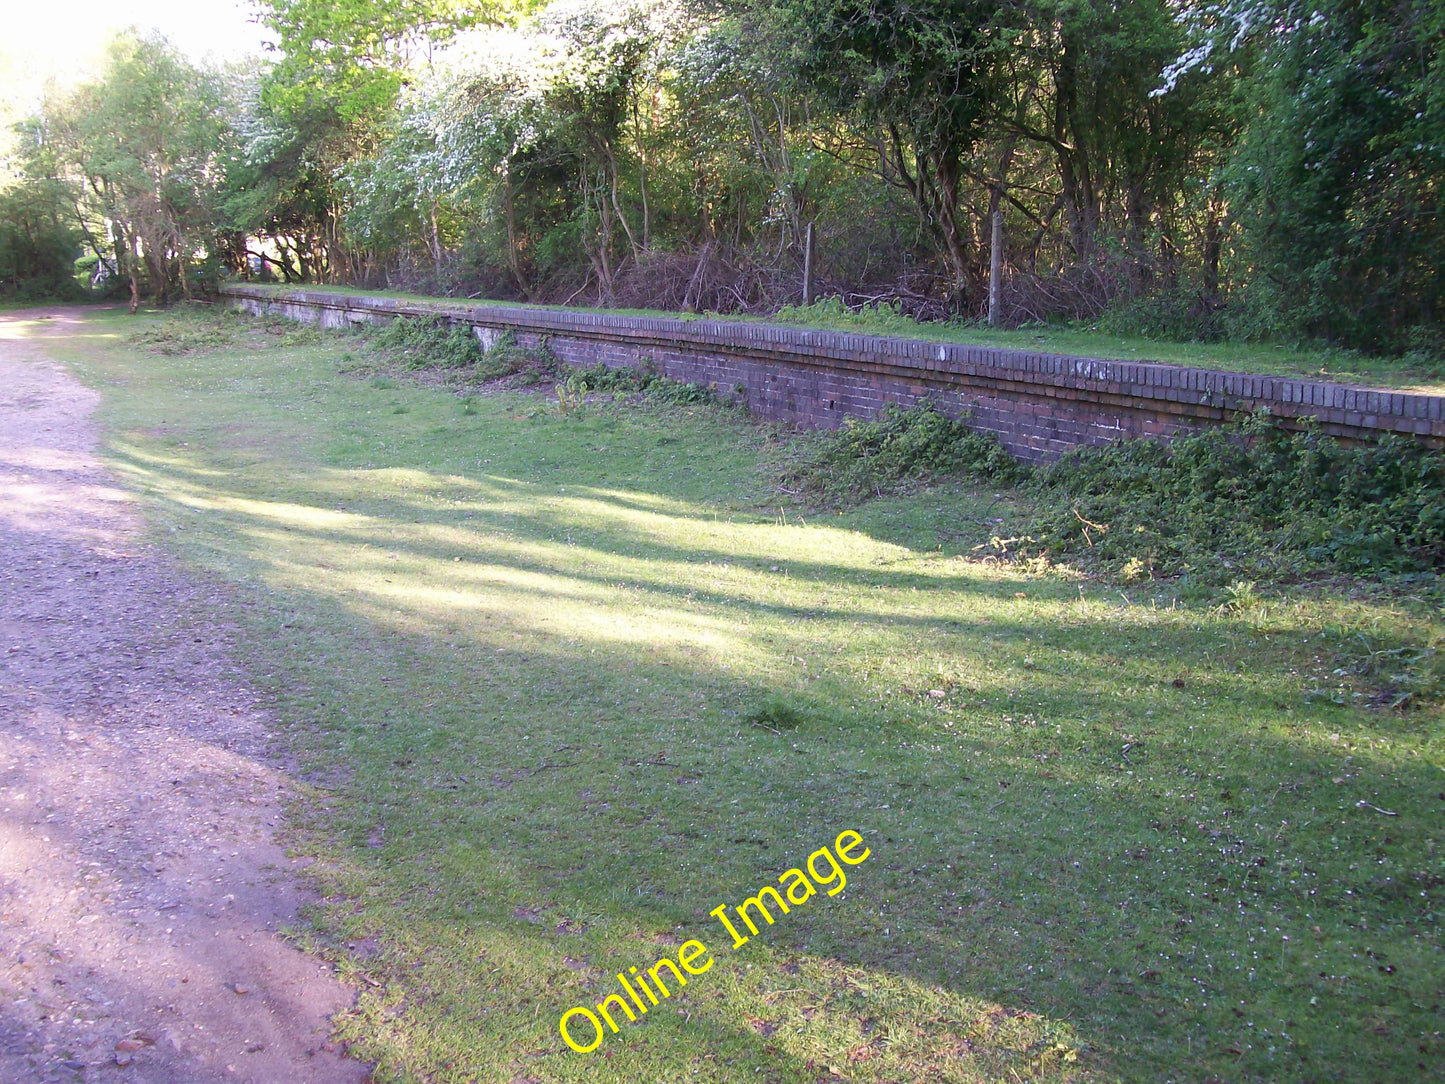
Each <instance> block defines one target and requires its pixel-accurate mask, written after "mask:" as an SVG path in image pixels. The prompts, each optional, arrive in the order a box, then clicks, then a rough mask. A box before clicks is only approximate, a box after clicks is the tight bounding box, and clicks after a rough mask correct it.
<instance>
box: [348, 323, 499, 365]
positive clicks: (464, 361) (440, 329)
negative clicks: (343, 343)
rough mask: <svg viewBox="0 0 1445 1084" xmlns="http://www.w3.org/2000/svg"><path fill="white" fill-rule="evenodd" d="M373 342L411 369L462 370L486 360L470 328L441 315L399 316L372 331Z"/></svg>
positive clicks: (373, 344) (371, 338)
mask: <svg viewBox="0 0 1445 1084" xmlns="http://www.w3.org/2000/svg"><path fill="white" fill-rule="evenodd" d="M370 341H371V345H372V346H373V347H375V348H376V349H378V350H382V351H384V352H386V353H388V354H390V355H392V356H393V357H394V358H395V359H396V360H398V361H400V362H401V363H402V365H404V366H405V367H406V368H408V369H438V368H440V369H463V368H466V367H468V366H473V365H477V364H479V363H480V362H481V361H482V359H483V357H484V353H483V350H482V345H481V343H479V342H477V337H476V336H475V335H474V334H472V329H471V328H470V327H468V326H467V325H466V324H454V323H452V322H451V321H450V320H447V319H445V318H443V317H439V316H433V317H407V316H402V317H398V318H397V319H395V320H393V321H392V322H391V323H389V324H384V325H382V326H381V327H379V328H377V329H376V330H375V331H373V332H372V333H371V336H370Z"/></svg>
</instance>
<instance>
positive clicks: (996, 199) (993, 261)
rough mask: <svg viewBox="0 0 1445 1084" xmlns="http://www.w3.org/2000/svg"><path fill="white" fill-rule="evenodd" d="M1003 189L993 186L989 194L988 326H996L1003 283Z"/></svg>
mask: <svg viewBox="0 0 1445 1084" xmlns="http://www.w3.org/2000/svg"><path fill="white" fill-rule="evenodd" d="M1002 202H1003V190H1002V189H1001V188H995V189H994V190H993V194H992V195H990V196H989V200H988V207H989V215H990V217H991V218H992V220H993V230H992V233H991V235H990V237H989V245H988V326H989V327H998V319H999V314H998V309H999V300H1000V294H1001V293H1002V289H1003V283H1002V281H1001V278H1002V275H1003V208H1002V206H1000V204H1001V203H1002Z"/></svg>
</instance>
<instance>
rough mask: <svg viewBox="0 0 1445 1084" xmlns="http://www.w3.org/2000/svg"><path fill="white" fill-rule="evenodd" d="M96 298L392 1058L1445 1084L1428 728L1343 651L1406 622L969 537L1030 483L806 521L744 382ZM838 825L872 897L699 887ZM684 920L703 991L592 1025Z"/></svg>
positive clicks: (543, 1073) (464, 1072)
mask: <svg viewBox="0 0 1445 1084" xmlns="http://www.w3.org/2000/svg"><path fill="white" fill-rule="evenodd" d="M85 319H86V324H85V330H84V331H83V332H81V333H77V334H76V335H74V336H72V337H70V338H68V339H65V340H62V341H53V342H52V346H51V349H52V350H53V352H55V353H56V354H57V355H58V356H61V357H63V358H64V359H66V360H68V361H70V362H71V363H72V364H73V365H74V366H75V368H76V370H77V371H78V372H79V373H80V374H81V375H82V376H83V378H84V379H85V380H86V381H87V382H89V383H90V384H92V385H93V386H95V387H97V388H99V389H100V390H101V391H102V392H103V393H104V396H105V407H104V418H103V420H104V423H105V426H106V433H107V436H106V445H105V447H106V455H107V458H108V461H109V463H110V464H111V466H112V467H113V469H114V470H115V471H116V472H117V473H118V475H119V476H120V477H121V478H122V479H123V480H124V482H125V484H126V485H127V486H128V487H130V489H131V490H132V491H133V492H135V493H136V494H137V495H138V497H139V498H140V500H141V502H142V506H143V508H144V509H145V511H146V513H147V515H148V516H149V518H150V522H151V524H152V525H153V528H154V530H155V532H156V533H157V535H158V536H159V537H161V538H163V539H165V540H166V541H167V543H168V544H169V545H170V546H171V547H172V548H173V549H174V551H175V552H176V553H177V554H178V555H179V557H180V558H181V559H182V560H183V561H184V562H186V563H187V565H188V566H189V567H191V568H192V569H194V570H195V573H196V574H197V575H199V576H204V577H208V578H211V579H214V580H215V581H216V582H217V583H218V584H220V585H222V586H223V590H221V591H220V592H218V598H220V599H222V600H227V601H222V602H218V608H219V609H218V617H219V618H220V619H221V620H225V621H229V622H234V624H235V626H236V628H237V630H238V631H237V636H238V640H239V644H240V651H241V653H242V656H243V658H244V660H245V664H246V667H247V669H248V672H249V673H250V674H251V676H252V678H253V680H255V681H256V682H258V683H259V684H260V685H261V686H263V687H264V688H265V689H266V690H268V691H269V693H270V695H271V696H272V697H273V699H274V705H275V712H276V718H277V720H278V726H279V728H280V731H281V733H282V736H283V737H284V739H285V741H286V743H287V745H288V746H289V747H290V749H291V751H292V753H293V754H294V756H295V757H296V758H297V761H298V764H299V769H298V770H299V771H301V772H302V773H304V777H305V778H306V779H307V780H309V781H310V785H311V789H310V792H309V793H310V797H309V799H308V800H307V801H306V802H305V803H303V805H302V806H301V807H300V808H298V809H296V810H295V811H294V823H295V824H296V826H297V827H295V828H294V829H293V831H294V835H295V845H296V846H297V847H299V848H305V849H306V850H307V851H309V852H310V853H314V854H316V855H318V857H319V859H320V860H319V862H318V863H317V864H316V865H315V866H314V867H313V869H314V871H315V875H316V877H317V878H318V883H319V885H320V887H321V890H322V891H323V893H324V898H323V900H322V902H321V903H320V904H319V905H318V906H316V907H315V908H314V911H313V913H312V915H311V918H312V921H313V923H314V926H313V928H312V929H311V930H310V932H309V933H308V934H307V936H309V937H310V938H312V939H313V940H314V942H315V943H316V944H317V945H318V947H319V948H320V949H321V950H322V951H325V952H328V953H331V954H333V955H334V956H336V958H338V959H340V960H341V961H343V963H344V966H345V967H346V968H348V969H350V970H352V971H354V972H355V973H357V974H358V975H359V976H365V980H364V981H359V986H360V989H361V995H360V1000H359V1003H358V1006H357V1008H356V1010H355V1011H354V1012H353V1013H351V1014H350V1015H348V1016H346V1017H344V1018H343V1019H341V1020H340V1021H339V1025H338V1026H339V1028H340V1031H341V1033H342V1035H344V1036H345V1037H346V1038H347V1039H348V1040H349V1041H351V1043H352V1044H353V1051H354V1052H355V1053H356V1054H357V1055H358V1056H360V1057H365V1058H368V1059H374V1060H376V1061H378V1062H379V1065H380V1068H379V1077H380V1079H383V1080H436V1081H463V1080H479V1081H501V1082H513V1081H624V1080H625V1081H639V1080H667V1081H675V1080H700V1081H719V1082H731V1081H744V1080H747V1081H780V1082H781V1081H789V1082H791V1081H800V1082H801V1081H808V1082H813V1081H818V1080H836V1079H848V1080H856V1081H880V1082H881V1081H1013V1080H1020V1079H1021V1080H1030V1079H1035V1080H1049V1081H1114V1080H1121V1081H1138V1082H1144V1081H1163V1080H1170V1081H1193V1082H1201V1084H1202V1082H1205V1081H1231V1082H1245V1081H1298V1082H1305V1081H1310V1082H1314V1081H1360V1082H1365V1081H1382V1080H1407V1079H1429V1078H1435V1079H1439V1078H1440V1076H1441V1066H1442V1065H1445V1042H1442V1039H1441V1031H1442V1030H1445V1029H1442V1021H1445V1017H1442V1008H1441V1006H1442V1004H1445V955H1442V946H1441V936H1440V934H1441V931H1440V911H1441V904H1440V898H1441V890H1442V886H1445V856H1442V854H1441V853H1440V851H1439V847H1440V842H1441V841H1440V826H1441V824H1442V818H1445V740H1442V726H1441V717H1440V714H1439V710H1438V708H1437V707H1433V706H1431V707H1425V708H1421V709H1419V710H1414V711H1409V712H1404V713H1400V712H1393V711H1385V710H1378V709H1376V708H1372V706H1371V705H1372V703H1376V702H1378V697H1377V696H1376V689H1375V685H1374V683H1375V682H1376V681H1377V680H1378V678H1379V671H1378V669H1377V668H1372V667H1371V666H1369V665H1366V664H1365V663H1363V662H1362V661H1361V660H1362V658H1363V657H1364V655H1368V657H1369V658H1370V659H1388V658H1389V655H1388V652H1390V651H1393V650H1395V649H1396V648H1402V647H1408V646H1410V645H1416V646H1417V647H1418V646H1419V645H1428V644H1429V643H1430V642H1431V640H1432V639H1438V638H1439V636H1440V635H1441V631H1442V621H1441V617H1440V614H1439V613H1438V612H1435V611H1434V610H1432V609H1430V608H1428V607H1427V606H1425V605H1424V604H1423V603H1422V602H1420V601H1417V600H1413V599H1411V598H1410V597H1409V596H1408V595H1405V594H1402V593H1390V592H1386V591H1383V590H1382V589H1380V588H1378V587H1374V586H1371V585H1369V584H1350V583H1344V582H1339V583H1335V584H1333V585H1331V587H1330V588H1329V589H1327V590H1315V591H1312V592H1306V591H1303V590H1298V589H1292V590H1284V589H1281V590H1278V591H1271V590H1269V589H1267V588H1261V595H1260V597H1258V598H1254V597H1232V598H1231V597H1225V596H1221V597H1220V598H1218V599H1207V600H1199V601H1185V600H1181V599H1180V598H1179V597H1178V596H1177V595H1176V594H1175V593H1174V589H1173V588H1172V587H1171V586H1170V585H1168V584H1159V583H1144V584H1139V585H1132V586H1124V585H1115V584H1110V583H1107V582H1103V581H1096V580H1089V579H1085V578H1082V577H1079V576H1075V575H1071V574H1069V573H1068V572H1067V571H1061V570H1054V571H1052V572H1050V573H1049V574H1047V575H1043V574H1031V573H1030V572H1029V570H1028V569H1027V568H1026V567H1020V566H1010V565H1006V564H999V563H984V562H979V561H976V560H972V559H970V558H969V556H968V555H969V554H970V553H971V552H973V547H974V546H975V545H977V544H978V543H980V542H981V541H985V540H986V539H987V537H988V536H989V535H990V534H992V533H995V532H996V531H997V530H998V529H999V523H997V522H995V521H998V520H1002V519H1005V518H1007V516H1008V515H1010V514H1011V513H1010V511H1009V509H1010V508H1011V507H1012V506H1013V505H1014V504H1015V503H1016V502H1017V500H1018V498H1017V496H1016V495H1014V494H1011V493H1010V492H1008V491H1000V492H1001V496H1000V497H998V498H997V499H996V498H995V493H994V492H989V491H980V490H978V489H975V488H971V487H969V486H964V485H957V484H944V485H939V486H935V487H932V488H926V489H923V490H921V491H918V492H913V493H909V494H905V495H900V496H894V497H888V498H884V499H879V500H874V501H870V502H868V503H866V504H864V505H862V506H861V507H858V508H856V509H854V510H851V511H847V512H844V513H842V514H828V515H821V514H820V515H818V516H816V517H814V516H811V515H808V514H807V513H806V512H802V511H800V509H798V508H797V507H795V506H792V505H789V504H788V503H786V501H783V503H781V504H780V503H779V502H780V498H779V497H778V496H777V491H776V489H775V484H774V482H775V478H776V476H777V472H778V470H779V469H780V466H781V464H782V463H783V462H784V460H785V458H786V455H785V452H786V449H785V446H784V444H783V443H782V441H781V439H780V437H779V435H778V434H776V433H774V432H773V431H771V430H769V429H767V428H765V427H762V426H758V425H756V424H754V423H752V422H750V421H748V420H746V419H744V418H741V417H739V416H738V415H737V414H736V413H735V412H734V411H731V410H728V409H725V408H723V407H718V406H709V405H692V406H670V405H649V404H646V403H643V404H635V405H627V406H624V405H607V404H601V403H594V404H591V405H590V406H589V408H588V409H587V410H583V411H575V412H572V413H564V412H562V411H560V410H557V409H555V408H549V409H540V406H541V399H540V398H539V397H537V396H529V395H525V394H522V393H517V392H505V393H497V394H490V395H482V396H477V397H474V398H472V399H471V400H469V402H468V403H467V404H464V403H463V402H462V401H461V400H459V399H458V398H457V397H456V396H455V395H450V394H447V393H445V392H443V391H439V390H436V389H430V388H425V387H420V386H417V385H416V384H414V383H409V382H407V381H404V380H395V379H379V378H378V379H362V378H358V377H353V376H347V375H343V374H340V373H339V372H338V369H339V368H341V367H342V366H343V364H344V363H343V362H342V361H341V356H342V354H343V352H345V350H346V349H347V342H346V341H339V340H335V339H331V338H323V339H320V340H318V341H317V342H315V343H313V344H310V345H298V346H285V345H282V344H281V343H280V342H279V340H278V339H276V338H275V337H266V336H261V337H258V338H256V339H255V340H254V341H246V342H244V343H237V344H235V345H230V346H223V347H220V348H216V349H211V350H203V351H201V352H198V353H192V354H187V355H177V356H164V355H159V356H158V355H155V354H153V353H147V352H145V351H143V350H142V349H141V348H139V347H138V346H136V345H133V344H131V343H129V342H128V341H127V337H128V335H129V334H130V329H132V328H134V327H135V324H134V323H133V322H132V321H129V320H127V318H126V317H124V316H123V315H121V314H115V313H92V314H87V316H86V317H85ZM164 319H166V318H165V317H143V318H142V325H141V326H146V325H145V323H144V321H161V320H164ZM1359 642H1364V644H1365V648H1363V649H1361V648H1360V647H1359V646H1358V643H1359ZM1362 652H1363V653H1364V654H1363V655H1362ZM784 718H785V719H786V720H787V722H788V724H789V725H786V726H783V725H771V724H770V723H768V721H769V720H771V721H772V722H773V723H776V722H778V721H779V720H780V719H784ZM759 720H762V721H763V722H764V723H765V724H767V725H754V724H755V723H757V722H758V721H759ZM846 828H853V829H857V830H858V831H860V832H861V833H862V834H863V836H864V838H865V840H866V841H867V842H868V844H869V846H870V847H871V848H872V857H871V858H870V859H869V860H868V862H866V863H865V864H863V865H861V866H859V867H857V868H856V869H854V870H852V871H850V877H849V884H848V887H847V889H846V891H845V892H844V893H842V894H840V895H839V896H837V897H835V898H833V899H819V900H813V901H811V902H810V903H809V904H808V905H807V907H804V908H799V909H798V910H796V911H795V912H794V913H793V914H791V915H789V916H787V917H785V918H782V919H780V920H779V922H778V924H777V925H775V926H773V927H771V928H769V929H767V930H766V931H765V932H764V935H763V936H760V937H756V938H753V939H752V940H751V941H750V942H749V943H748V944H747V945H746V946H744V947H743V948H742V949H740V950H738V951H736V952H733V951H729V950H728V949H727V940H726V937H725V935H723V933H722V931H721V928H720V927H719V926H717V924H716V923H715V922H714V921H713V920H712V919H711V918H709V917H708V912H709V911H710V910H711V909H713V908H714V907H716V906H717V905H718V904H719V903H723V902H727V903H730V904H736V903H738V902H740V901H741V899H742V898H743V897H744V896H746V895H751V894H752V893H753V892H754V891H755V890H756V889H757V888H758V887H759V886H760V885H761V884H763V883H765V882H769V881H775V879H776V877H777V876H778V874H779V873H781V872H782V871H783V870H784V869H786V868H788V867H790V866H795V865H797V864H798V863H799V862H800V861H801V860H802V859H804V858H805V857H806V855H807V854H808V853H810V852H811V851H813V850H815V849H816V848H818V847H820V846H823V845H824V844H825V843H828V842H830V841H831V840H832V839H833V838H834V837H835V836H836V835H837V834H838V833H839V832H840V831H842V830H843V829H846ZM684 938H700V939H701V940H703V941H704V942H705V943H706V944H707V945H708V946H709V947H710V948H713V949H714V950H715V956H716V961H717V962H716V964H715V966H714V967H713V968H712V969H711V970H710V971H709V972H708V973H707V974H705V975H703V976H700V977H698V978H696V979H694V980H693V982H692V983H691V984H690V985H689V986H688V987H687V989H686V997H685V998H678V999H675V1000H674V1001H672V1002H671V1003H667V1004H665V1005H664V1006H662V1007H660V1008H658V1009H655V1010H654V1011H653V1012H652V1013H650V1014H649V1015H648V1016H647V1017H645V1018H644V1022H642V1023H640V1024H638V1025H635V1026H626V1027H624V1030H623V1031H622V1033H621V1034H620V1035H618V1036H616V1037H614V1038H610V1039H608V1041H607V1042H606V1043H605V1044H604V1045H603V1047H602V1049H600V1050H598V1051H596V1052H594V1053H592V1054H588V1055H581V1054H576V1053H573V1052H572V1051H570V1050H568V1049H567V1048H566V1047H565V1046H564V1045H563V1044H562V1041H561V1039H560V1037H559V1035H558V1032H557V1021H558V1018H559V1017H560V1016H561V1014H562V1013H563V1012H564V1011H566V1010H567V1009H568V1008H571V1007H572V1006H574V1005H579V1004H581V1005H592V1004H595V1003H596V1001H598V1000H599V999H600V998H601V997H602V996H604V995H605V994H606V993H610V992H612V990H613V989H614V988H615V982H614V980H613V979H612V975H613V974H614V973H616V972H617V971H619V970H625V969H626V968H627V967H629V966H633V965H637V966H639V967H641V966H644V965H646V964H651V963H652V962H653V961H654V960H656V959H657V958H658V957H659V956H660V955H662V953H663V952H666V951H668V950H669V948H672V947H673V946H674V945H675V944H676V943H677V941H678V940H680V939H684ZM673 951H674V952H675V948H673Z"/></svg>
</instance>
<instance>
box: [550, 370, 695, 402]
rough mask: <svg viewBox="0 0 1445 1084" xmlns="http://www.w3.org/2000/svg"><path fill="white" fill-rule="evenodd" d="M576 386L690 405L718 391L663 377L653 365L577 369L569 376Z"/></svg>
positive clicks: (569, 382) (595, 390)
mask: <svg viewBox="0 0 1445 1084" xmlns="http://www.w3.org/2000/svg"><path fill="white" fill-rule="evenodd" d="M567 383H568V384H569V385H571V386H572V387H573V388H577V387H582V388H585V389H587V391H589V392H602V393H611V394H612V395H614V396H617V395H640V396H642V397H644V398H646V399H650V400H652V401H653V402H657V403H672V404H673V405H676V406H687V405H691V404H697V403H711V402H714V401H716V399H717V393H716V392H715V391H713V389H712V388H710V387H707V386H706V385H704V384H692V383H689V382H687V381H684V380H674V379H672V378H671V377H669V376H664V375H663V374H662V373H661V372H660V371H659V370H658V369H657V368H655V367H654V366H650V365H643V366H637V367H633V366H618V367H616V368H612V367H609V366H607V365H604V364H602V363H600V362H599V363H598V364H596V365H593V366H590V367H589V368H585V369H575V370H573V372H572V373H571V374H570V375H569V376H568V377H567Z"/></svg>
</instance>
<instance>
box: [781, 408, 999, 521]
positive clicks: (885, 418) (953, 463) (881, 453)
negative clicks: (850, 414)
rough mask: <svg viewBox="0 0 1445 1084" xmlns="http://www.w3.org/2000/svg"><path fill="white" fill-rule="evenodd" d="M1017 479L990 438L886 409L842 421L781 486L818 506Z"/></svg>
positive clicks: (934, 418)
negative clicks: (938, 483)
mask: <svg viewBox="0 0 1445 1084" xmlns="http://www.w3.org/2000/svg"><path fill="white" fill-rule="evenodd" d="M1023 474H1024V468H1023V467H1021V466H1020V465H1019V463H1017V462H1016V461H1015V460H1014V459H1013V458H1012V457H1011V456H1010V455H1009V454H1008V452H1006V451H1005V450H1004V448H1003V445H1001V444H999V442H998V441H997V440H996V439H995V438H994V437H992V436H988V435H986V434H983V433H975V432H974V431H973V430H971V429H969V428H968V426H967V425H966V424H965V423H964V422H962V421H956V420H954V419H952V418H949V417H946V416H945V415H943V414H941V413H939V411H938V409H937V408H936V407H934V406H933V405H932V404H929V403H924V404H922V405H919V406H915V407H911V408H909V409H907V410H902V409H900V408H899V407H897V406H893V405H890V406H887V407H885V408H884V409H883V412H882V413H881V414H879V415H878V417H877V418H875V419H873V420H872V421H868V422H860V421H858V420H856V419H854V418H845V419H844V422H843V425H842V427H841V428H838V429H835V430H833V431H832V432H829V433H826V434H824V435H823V436H822V437H821V438H820V439H819V440H818V441H817V442H816V443H815V444H814V446H813V447H812V448H811V450H810V451H809V452H808V454H806V455H805V456H804V458H803V459H802V460H800V461H799V462H796V463H794V464H793V465H792V466H791V467H789V468H788V469H787V470H786V471H785V473H784V476H783V483H784V485H790V486H793V487H796V488H797V489H798V490H800V491H801V492H802V493H803V494H805V495H807V496H809V497H811V498H813V499H814V500H817V501H819V502H820V503H822V504H826V505H841V504H852V503H857V502H858V501H862V500H866V499H867V498H869V497H872V496H874V495H877V494H882V493H884V492H886V491H888V490H891V489H896V488H898V487H899V486H900V485H903V484H905V483H907V482H910V481H926V480H927V479H930V478H936V477H943V476H946V475H963V476H967V477H972V478H978V479H988V480H990V481H997V482H1005V483H1007V482H1013V481H1016V480H1018V479H1019V478H1020V477H1022V476H1023Z"/></svg>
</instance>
